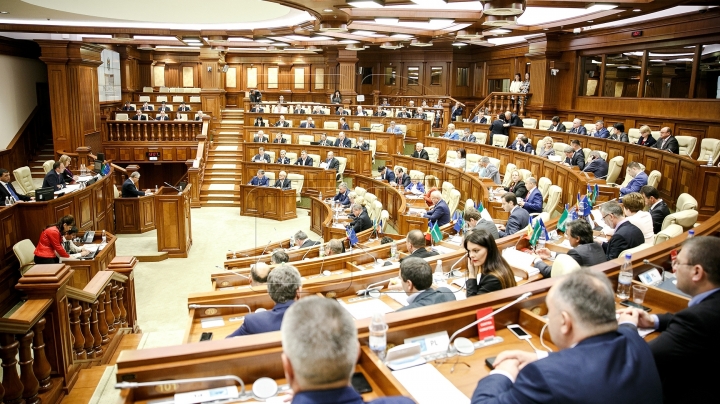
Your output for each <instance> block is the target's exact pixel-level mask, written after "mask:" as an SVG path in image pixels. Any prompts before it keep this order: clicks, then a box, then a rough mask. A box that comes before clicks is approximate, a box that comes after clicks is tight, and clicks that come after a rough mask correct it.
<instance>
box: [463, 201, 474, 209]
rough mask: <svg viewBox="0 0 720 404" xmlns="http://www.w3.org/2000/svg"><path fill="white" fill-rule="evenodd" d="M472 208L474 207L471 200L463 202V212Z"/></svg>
mask: <svg viewBox="0 0 720 404" xmlns="http://www.w3.org/2000/svg"><path fill="white" fill-rule="evenodd" d="M474 207H475V201H473V200H472V199H468V200H467V201H465V210H467V209H470V208H474Z"/></svg>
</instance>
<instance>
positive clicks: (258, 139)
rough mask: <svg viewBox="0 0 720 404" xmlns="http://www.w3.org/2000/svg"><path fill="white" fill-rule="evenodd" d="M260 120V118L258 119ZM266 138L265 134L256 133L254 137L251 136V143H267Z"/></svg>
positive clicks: (261, 132) (260, 131)
mask: <svg viewBox="0 0 720 404" xmlns="http://www.w3.org/2000/svg"><path fill="white" fill-rule="evenodd" d="M260 119H262V118H260ZM268 140H269V139H268V137H267V136H265V133H264V132H263V131H262V130H259V131H257V133H256V134H255V136H253V142H254V143H268Z"/></svg>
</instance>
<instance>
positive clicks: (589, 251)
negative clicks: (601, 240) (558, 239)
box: [533, 219, 607, 278]
mask: <svg viewBox="0 0 720 404" xmlns="http://www.w3.org/2000/svg"><path fill="white" fill-rule="evenodd" d="M565 238H567V240H568V241H569V242H570V246H571V247H572V248H571V249H570V250H569V251H568V252H567V255H569V256H570V258H572V259H574V260H575V262H577V263H578V264H580V266H581V267H591V266H593V265H596V264H600V263H602V262H605V261H607V257H606V256H605V251H603V249H602V247H601V246H600V245H599V244H597V243H594V242H593V229H592V227H590V223H588V221H587V220H584V219H578V220H573V221H571V222H567V223H566V224H565ZM535 252H536V254H537V256H536V258H535V260H534V261H533V266H534V267H535V268H537V269H539V270H540V273H541V274H542V276H543V277H544V278H549V277H550V273H551V271H552V266H551V265H548V264H546V263H545V262H543V260H544V259H545V260H547V259H550V258H552V256H553V255H552V254H551V253H550V250H548V249H547V248H538V249H536V251H535Z"/></svg>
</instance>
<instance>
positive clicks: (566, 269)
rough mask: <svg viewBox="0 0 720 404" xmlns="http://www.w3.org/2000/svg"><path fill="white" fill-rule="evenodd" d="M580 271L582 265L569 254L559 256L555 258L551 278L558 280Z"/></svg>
mask: <svg viewBox="0 0 720 404" xmlns="http://www.w3.org/2000/svg"><path fill="white" fill-rule="evenodd" d="M578 269H580V264H578V262H577V261H575V260H574V259H573V258H572V257H571V256H569V255H567V254H558V255H557V256H555V261H554V262H553V265H552V269H551V270H550V277H551V278H557V277H560V276H563V275H567V274H569V273H571V272H575V271H577V270H578Z"/></svg>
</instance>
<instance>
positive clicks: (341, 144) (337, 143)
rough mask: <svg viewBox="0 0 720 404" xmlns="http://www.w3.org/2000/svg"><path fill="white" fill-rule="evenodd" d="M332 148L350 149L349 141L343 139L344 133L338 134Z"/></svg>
mask: <svg viewBox="0 0 720 404" xmlns="http://www.w3.org/2000/svg"><path fill="white" fill-rule="evenodd" d="M340 119H344V118H340ZM333 146H335V147H342V148H346V149H349V148H350V147H352V142H351V141H350V139H348V138H347V137H345V132H340V133H338V137H337V139H335V144H334V145H333Z"/></svg>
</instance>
